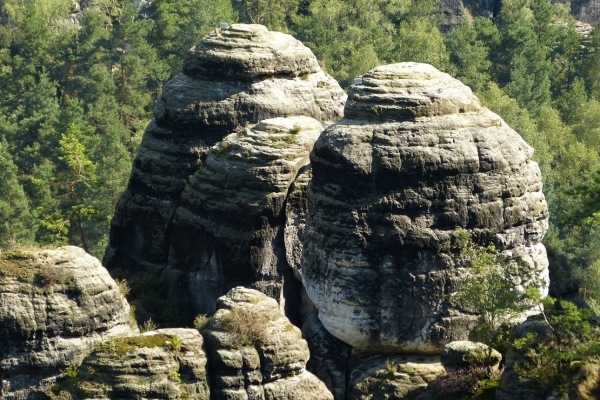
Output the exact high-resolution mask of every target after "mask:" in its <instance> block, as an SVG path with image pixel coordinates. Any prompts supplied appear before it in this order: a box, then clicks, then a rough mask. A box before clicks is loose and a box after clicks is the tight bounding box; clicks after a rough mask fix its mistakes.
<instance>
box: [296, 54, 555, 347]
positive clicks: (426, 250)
mask: <svg viewBox="0 0 600 400" xmlns="http://www.w3.org/2000/svg"><path fill="white" fill-rule="evenodd" d="M532 153H533V150H532V149H531V148H530V147H529V146H528V145H527V144H526V143H525V142H524V141H523V139H521V137H520V136H519V135H518V134H517V133H516V132H515V131H513V130H512V129H511V128H510V127H508V126H507V125H506V124H505V123H504V121H502V119H501V118H500V117H498V116H497V115H495V114H494V113H492V112H491V111H489V110H487V109H486V108H484V107H483V106H481V105H480V103H479V101H478V100H477V98H476V97H475V96H474V95H473V94H472V93H471V91H470V89H469V88H467V87H466V86H464V85H463V84H462V83H460V82H459V81H457V80H455V79H453V78H451V77H450V76H449V75H447V74H444V73H441V72H439V71H438V70H436V69H435V68H433V67H431V66H429V65H425V64H416V63H403V64H395V65H388V66H383V67H378V68H375V69H373V70H371V71H370V72H368V73H367V74H365V75H363V77H362V84H359V85H353V86H351V87H350V89H349V99H348V102H347V104H346V107H345V117H344V118H343V119H342V120H341V121H339V122H338V123H336V124H334V125H332V126H330V127H329V128H327V129H326V130H325V131H324V132H323V133H322V134H321V136H320V137H319V140H318V141H317V143H316V144H315V147H314V150H313V152H312V153H311V164H312V171H313V179H312V181H311V186H310V191H309V200H308V217H307V222H306V231H305V239H304V242H305V244H304V254H303V263H302V277H303V283H304V285H305V287H306V290H307V293H308V295H309V297H310V299H311V300H312V301H313V303H314V305H315V306H316V308H317V309H318V311H319V319H320V320H321V322H322V323H323V325H324V326H325V328H326V329H327V330H328V331H329V332H331V333H332V334H333V335H334V336H336V337H337V338H339V339H341V340H342V341H344V342H346V343H348V344H350V345H351V346H352V347H354V348H356V349H359V350H364V351H369V352H383V353H399V352H404V353H426V354H427V353H428V354H436V353H437V354H439V353H440V352H441V350H442V348H443V346H444V345H445V344H446V343H449V342H451V341H454V340H464V339H466V338H467V336H468V333H469V329H470V327H472V326H473V323H474V316H473V315H472V314H469V313H468V312H463V311H461V310H458V309H452V308H450V307H449V305H448V302H447V301H446V296H447V295H448V294H450V293H452V292H454V291H456V290H457V289H458V285H459V283H460V271H459V269H456V268H451V266H450V265H449V262H450V261H449V260H448V257H444V256H443V255H442V254H439V253H438V248H439V247H440V245H441V244H443V243H445V242H448V241H452V240H453V239H454V236H455V235H456V234H457V233H456V231H455V228H456V227H465V228H468V229H478V232H479V239H480V240H481V241H482V242H486V241H488V240H491V241H493V242H494V243H495V244H496V246H497V247H499V248H500V249H501V250H502V251H503V255H504V256H505V257H507V258H517V257H519V258H521V259H522V260H523V261H524V262H525V263H526V264H528V265H529V268H530V269H531V270H532V271H533V272H534V273H535V274H537V275H539V276H540V277H541V278H542V279H544V278H546V277H547V266H548V262H547V258H546V252H545V249H544V246H543V245H542V244H541V243H540V241H541V239H542V237H543V235H544V233H545V231H546V228H547V213H548V212H547V206H546V202H545V199H544V195H543V194H542V192H541V189H542V184H541V177H540V171H539V168H538V166H537V164H536V163H535V162H533V161H531V155H532ZM546 284H547V279H546ZM540 290H542V292H543V293H545V292H547V288H546V287H541V288H540Z"/></svg>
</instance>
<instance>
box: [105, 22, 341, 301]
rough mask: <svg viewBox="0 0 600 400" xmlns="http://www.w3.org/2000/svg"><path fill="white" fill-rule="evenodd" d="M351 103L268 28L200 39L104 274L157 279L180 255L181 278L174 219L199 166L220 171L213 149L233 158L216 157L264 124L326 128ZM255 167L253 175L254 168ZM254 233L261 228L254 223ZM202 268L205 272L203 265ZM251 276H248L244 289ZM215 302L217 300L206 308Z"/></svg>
mask: <svg viewBox="0 0 600 400" xmlns="http://www.w3.org/2000/svg"><path fill="white" fill-rule="evenodd" d="M345 99H346V95H345V93H344V92H343V91H342V90H341V88H340V87H339V85H338V84H337V82H336V81H335V80H334V79H333V78H331V77H330V76H329V75H327V74H325V73H324V72H323V71H321V69H320V67H319V65H318V61H317V59H316V58H315V57H314V55H313V54H312V52H311V51H310V50H309V49H308V48H306V47H305V46H303V45H302V43H300V42H299V41H298V40H296V39H294V38H293V37H291V36H289V35H286V34H283V33H279V32H270V31H268V30H267V29H266V28H265V27H264V26H261V25H243V24H235V25H232V26H231V27H230V28H228V29H226V30H223V31H221V32H220V33H212V34H210V35H208V36H207V37H205V38H204V39H202V40H201V41H200V42H199V43H198V44H197V45H196V46H195V47H193V48H192V49H191V50H190V52H189V54H188V56H187V58H186V60H185V62H184V66H183V72H182V73H180V74H178V75H177V76H175V77H174V78H172V79H171V80H170V81H169V82H167V83H166V84H165V86H164V89H163V92H162V94H161V96H160V98H159V101H158V104H157V105H156V108H155V120H154V121H153V122H152V123H151V124H150V125H149V126H148V128H147V129H146V132H145V133H144V137H143V140H142V144H141V147H140V150H139V152H138V155H137V157H136V159H135V161H134V165H133V170H132V173H131V177H130V181H129V185H128V187H127V189H126V190H125V192H124V193H123V195H122V196H121V198H120V200H119V202H118V204H117V207H116V211H115V216H114V218H113V219H112V225H111V233H110V243H109V245H108V248H107V252H106V255H105V257H104V261H103V262H104V265H106V266H107V268H109V269H111V270H114V269H118V268H121V269H126V270H129V271H146V272H149V273H151V274H153V275H154V276H159V275H160V274H161V272H163V271H162V269H163V267H164V266H165V265H167V262H168V255H169V248H170V247H171V245H173V246H174V247H173V248H172V249H171V254H172V255H173V257H174V260H175V262H177V263H178V265H177V268H180V267H181V262H184V258H185V256H184V255H183V254H177V253H173V251H174V250H176V249H177V247H178V246H179V247H181V246H180V245H179V243H173V241H172V237H171V236H172V232H173V230H174V226H173V218H174V216H175V212H176V210H177V207H178V206H179V204H180V197H181V193H182V192H183V190H184V189H185V187H186V186H187V185H188V184H189V183H190V178H191V177H192V176H193V175H194V173H195V172H196V171H197V170H198V169H199V168H200V166H201V165H209V166H210V165H211V163H214V162H215V161H214V160H213V161H211V160H207V158H206V157H207V154H208V151H209V149H210V148H211V147H213V146H216V148H215V152H216V151H217V149H221V150H220V151H222V152H224V153H225V154H224V155H225V156H227V157H229V152H227V151H225V150H223V149H222V148H221V147H219V146H220V142H221V141H222V140H223V138H224V137H225V136H227V135H229V134H230V133H231V132H232V131H234V130H236V131H239V130H241V129H242V128H243V127H245V126H246V125H248V124H255V123H257V122H259V121H261V120H263V119H269V118H274V117H287V116H294V115H303V116H308V117H313V118H315V119H316V120H318V121H319V122H321V123H327V122H328V121H335V120H337V119H339V118H340V117H341V115H342V108H343V104H344V101H345ZM224 143H229V142H224ZM285 144H286V142H285V141H282V142H281V143H280V145H285ZM247 150H248V151H252V149H250V148H248V149H247ZM217 154H218V153H215V154H213V155H214V156H216V155H217ZM242 156H243V154H242ZM289 157H291V155H289ZM248 158H249V160H248V163H249V164H248V165H250V164H251V162H252V160H256V158H255V157H254V156H252V157H248ZM195 182H197V179H196V180H195ZM196 185H198V183H196ZM233 191H234V192H235V191H236V189H233ZM248 207H251V206H248ZM212 211H214V213H219V212H223V210H221V211H219V210H216V209H215V210H212ZM179 215H181V213H180V214H179ZM205 217H207V216H200V218H205ZM179 221H181V218H179ZM247 223H248V224H254V225H256V224H257V223H258V224H259V226H260V222H256V221H247ZM177 231H178V235H180V237H181V235H182V234H183V235H185V233H184V232H182V231H181V228H179V227H178V228H177ZM209 235H210V233H209ZM230 236H231V235H230ZM188 244H189V241H188V243H186V244H185V245H186V246H187V245H188ZM210 246H211V247H212V244H211V245H210ZM211 251H212V249H211V248H207V249H204V250H202V252H209V253H210V252H211ZM239 256H240V255H236V257H239ZM208 257H210V254H209V255H208ZM195 259H202V260H203V262H204V258H202V257H199V256H195ZM212 262H213V264H214V263H215V262H217V260H215V259H213V260H212ZM219 262H220V261H219ZM244 262H245V263H246V264H247V263H249V262H250V261H249V260H244ZM205 267H206V266H205V265H193V266H190V268H205ZM218 268H221V267H220V266H218ZM261 268H262V267H261ZM257 272H259V271H257ZM247 276H248V272H245V275H244V279H243V280H246V277H247ZM162 279H165V280H174V281H176V282H175V283H174V284H175V285H176V286H177V283H178V282H177V281H178V280H179V279H180V276H179V275H178V274H174V275H173V274H171V275H169V276H165V277H163V278H162ZM192 282H193V281H192ZM191 285H194V284H193V283H191ZM230 287H231V286H230ZM225 292H226V290H225V291H224V292H223V291H219V292H218V293H216V296H217V297H218V296H219V295H222V294H224V293H225ZM215 299H216V297H215V296H211V300H210V301H208V304H210V306H209V307H208V308H212V307H213V305H214V300H215ZM203 307H204V306H203ZM203 307H201V308H203Z"/></svg>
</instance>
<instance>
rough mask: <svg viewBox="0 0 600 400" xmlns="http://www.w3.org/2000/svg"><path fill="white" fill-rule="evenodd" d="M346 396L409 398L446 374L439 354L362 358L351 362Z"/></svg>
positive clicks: (374, 399) (358, 399) (352, 399)
mask: <svg viewBox="0 0 600 400" xmlns="http://www.w3.org/2000/svg"><path fill="white" fill-rule="evenodd" d="M351 368H352V372H351V374H350V384H349V388H348V393H347V395H346V399H348V400H371V399H372V400H380V399H405V398H412V397H411V395H412V394H414V393H415V391H416V390H417V389H419V388H423V387H426V386H427V384H428V383H429V382H431V381H433V380H434V379H436V378H438V377H440V376H442V375H445V374H446V371H445V370H444V367H442V364H441V363H440V359H439V356H392V357H374V358H370V359H359V360H357V361H355V365H352V364H351Z"/></svg>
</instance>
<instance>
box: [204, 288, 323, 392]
mask: <svg viewBox="0 0 600 400" xmlns="http://www.w3.org/2000/svg"><path fill="white" fill-rule="evenodd" d="M203 334H204V335H205V338H206V346H207V347H206V348H207V354H208V358H209V360H210V368H209V371H210V380H211V383H212V387H211V390H212V394H211V399H264V400H268V399H278V400H279V399H290V400H292V399H298V400H300V399H307V400H308V399H315V400H317V399H319V400H321V399H333V396H332V395H331V393H330V392H329V391H328V390H327V388H326V386H325V384H323V383H322V382H321V381H319V380H318V379H317V378H316V377H315V376H314V375H312V374H311V373H310V372H308V371H306V369H305V368H306V361H307V360H308V357H309V351H308V346H307V345H306V342H305V341H304V339H302V335H301V333H300V330H299V329H298V328H297V327H295V326H294V325H292V324H291V323H290V322H289V320H288V319H287V318H286V317H285V316H284V315H283V313H282V312H281V311H280V308H279V305H278V304H277V302H276V301H275V300H274V299H272V298H270V297H268V296H266V295H264V294H263V293H261V292H258V291H256V290H252V289H245V288H243V287H237V288H234V289H232V290H230V291H229V292H228V293H227V295H226V296H223V297H221V298H220V299H219V302H218V311H217V312H216V313H215V315H214V316H213V317H212V318H211V321H210V325H209V326H208V327H207V328H206V329H205V330H204V331H203Z"/></svg>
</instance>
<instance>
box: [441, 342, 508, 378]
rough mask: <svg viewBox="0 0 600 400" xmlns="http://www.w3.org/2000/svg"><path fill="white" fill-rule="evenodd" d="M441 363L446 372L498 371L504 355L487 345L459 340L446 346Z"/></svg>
mask: <svg viewBox="0 0 600 400" xmlns="http://www.w3.org/2000/svg"><path fill="white" fill-rule="evenodd" d="M440 361H441V363H442V365H443V366H444V368H445V369H446V371H450V370H461V369H470V368H477V367H491V369H493V370H496V369H498V366H499V365H500V361H502V354H500V352H498V351H497V350H495V349H493V348H491V347H490V346H488V345H486V344H485V343H478V342H471V341H468V340H459V341H456V342H452V343H448V344H447V345H445V346H444V349H443V350H442V354H441V356H440Z"/></svg>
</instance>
